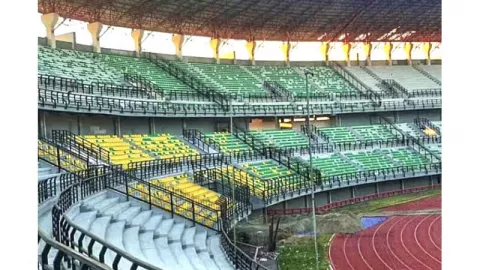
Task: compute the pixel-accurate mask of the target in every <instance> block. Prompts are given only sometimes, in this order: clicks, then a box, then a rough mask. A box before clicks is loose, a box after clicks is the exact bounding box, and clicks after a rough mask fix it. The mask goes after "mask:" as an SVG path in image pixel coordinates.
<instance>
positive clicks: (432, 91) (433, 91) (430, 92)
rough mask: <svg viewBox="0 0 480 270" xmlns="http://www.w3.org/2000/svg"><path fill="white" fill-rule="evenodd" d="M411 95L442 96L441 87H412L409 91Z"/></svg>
mask: <svg viewBox="0 0 480 270" xmlns="http://www.w3.org/2000/svg"><path fill="white" fill-rule="evenodd" d="M410 95H411V97H423V96H432V97H437V96H442V88H424V89H413V90H411V91H410Z"/></svg>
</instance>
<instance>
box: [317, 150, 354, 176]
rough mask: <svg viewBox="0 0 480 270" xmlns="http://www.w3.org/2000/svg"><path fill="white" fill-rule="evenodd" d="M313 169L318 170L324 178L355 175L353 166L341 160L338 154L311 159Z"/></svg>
mask: <svg viewBox="0 0 480 270" xmlns="http://www.w3.org/2000/svg"><path fill="white" fill-rule="evenodd" d="M312 165H313V167H315V168H317V169H320V170H321V171H322V174H323V175H324V176H332V175H341V174H347V173H355V172H357V171H358V169H357V167H356V166H355V164H353V163H352V162H349V161H348V160H345V159H344V158H342V157H341V156H340V155H339V154H333V155H329V156H322V157H315V158H312Z"/></svg>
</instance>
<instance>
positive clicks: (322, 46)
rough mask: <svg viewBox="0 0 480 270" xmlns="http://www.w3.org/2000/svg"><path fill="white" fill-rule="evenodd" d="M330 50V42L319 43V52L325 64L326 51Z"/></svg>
mask: <svg viewBox="0 0 480 270" xmlns="http://www.w3.org/2000/svg"><path fill="white" fill-rule="evenodd" d="M329 50H330V43H328V42H322V43H321V44H320V52H321V53H322V56H323V59H325V64H327V65H328V51H329Z"/></svg>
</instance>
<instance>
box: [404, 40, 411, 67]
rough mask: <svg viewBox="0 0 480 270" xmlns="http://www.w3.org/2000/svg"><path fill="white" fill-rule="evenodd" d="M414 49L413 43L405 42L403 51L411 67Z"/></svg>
mask: <svg viewBox="0 0 480 270" xmlns="http://www.w3.org/2000/svg"><path fill="white" fill-rule="evenodd" d="M412 49H413V45H412V42H405V45H404V46H403V50H404V51H405V56H406V57H407V64H408V65H410V66H411V65H412Z"/></svg>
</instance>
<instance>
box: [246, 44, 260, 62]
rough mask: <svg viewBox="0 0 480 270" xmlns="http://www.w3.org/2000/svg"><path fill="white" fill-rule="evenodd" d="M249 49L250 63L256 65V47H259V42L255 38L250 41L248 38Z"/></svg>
mask: <svg viewBox="0 0 480 270" xmlns="http://www.w3.org/2000/svg"><path fill="white" fill-rule="evenodd" d="M246 47H247V51H248V59H249V60H250V64H252V65H255V49H256V48H257V42H256V41H255V40H251V41H248V40H247V45H246Z"/></svg>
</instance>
